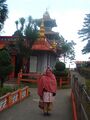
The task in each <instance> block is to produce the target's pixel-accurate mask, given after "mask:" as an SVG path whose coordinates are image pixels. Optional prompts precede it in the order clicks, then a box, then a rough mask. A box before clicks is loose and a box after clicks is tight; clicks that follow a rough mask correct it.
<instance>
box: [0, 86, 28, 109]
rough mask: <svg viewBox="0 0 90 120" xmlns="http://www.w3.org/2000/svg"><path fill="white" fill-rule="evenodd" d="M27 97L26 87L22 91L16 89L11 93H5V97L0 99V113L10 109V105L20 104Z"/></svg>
mask: <svg viewBox="0 0 90 120" xmlns="http://www.w3.org/2000/svg"><path fill="white" fill-rule="evenodd" d="M28 96H29V87H28V86H26V87H24V88H22V89H18V90H17V91H14V92H12V93H7V94H6V95H4V96H2V97H0V111H2V110H4V109H7V108H9V107H11V106H12V105H14V104H16V103H17V102H20V101H21V100H23V99H25V98H26V97H28Z"/></svg>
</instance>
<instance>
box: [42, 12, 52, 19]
mask: <svg viewBox="0 0 90 120" xmlns="http://www.w3.org/2000/svg"><path fill="white" fill-rule="evenodd" d="M43 19H50V15H49V13H48V11H47V10H46V12H45V13H44V14H43Z"/></svg>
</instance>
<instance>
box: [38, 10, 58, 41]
mask: <svg viewBox="0 0 90 120" xmlns="http://www.w3.org/2000/svg"><path fill="white" fill-rule="evenodd" d="M42 19H43V21H44V26H45V36H46V38H47V40H49V41H50V42H52V41H54V40H55V41H58V40H59V39H60V37H59V33H58V32H54V31H53V30H52V29H53V28H54V27H57V24H56V21H55V19H51V17H50V15H49V12H48V11H47V10H46V11H45V13H44V14H43V18H40V19H37V23H38V26H39V27H40V25H41V22H42Z"/></svg>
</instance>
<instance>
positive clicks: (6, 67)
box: [0, 48, 13, 87]
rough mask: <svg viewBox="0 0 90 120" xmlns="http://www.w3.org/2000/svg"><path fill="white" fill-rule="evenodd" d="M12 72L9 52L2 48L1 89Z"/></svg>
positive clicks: (0, 56)
mask: <svg viewBox="0 0 90 120" xmlns="http://www.w3.org/2000/svg"><path fill="white" fill-rule="evenodd" d="M12 71H13V65H12V64H11V57H10V55H9V52H8V51H7V50H6V49H5V48H3V49H0V81H1V87H3V83H4V81H5V80H6V78H7V76H8V75H9V74H10V73H11V72H12Z"/></svg>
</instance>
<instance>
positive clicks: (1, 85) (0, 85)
mask: <svg viewBox="0 0 90 120" xmlns="http://www.w3.org/2000/svg"><path fill="white" fill-rule="evenodd" d="M3 83H4V79H3V78H2V79H1V84H0V87H1V88H3Z"/></svg>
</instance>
